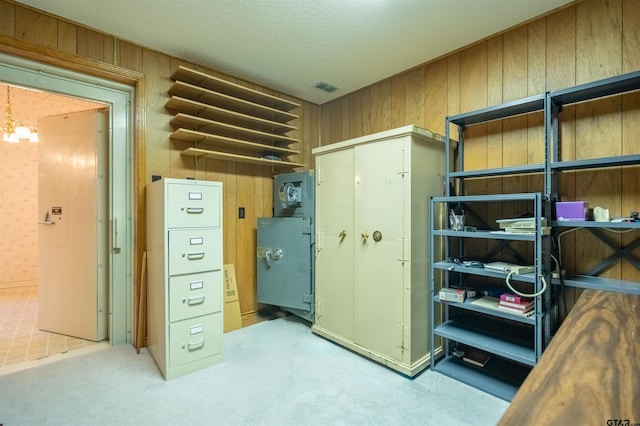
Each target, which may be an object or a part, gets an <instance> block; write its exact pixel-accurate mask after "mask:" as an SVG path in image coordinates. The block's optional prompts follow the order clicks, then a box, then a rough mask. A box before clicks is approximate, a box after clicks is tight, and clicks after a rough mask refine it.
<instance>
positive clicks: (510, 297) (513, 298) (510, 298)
mask: <svg viewBox="0 0 640 426" xmlns="http://www.w3.org/2000/svg"><path fill="white" fill-rule="evenodd" d="M500 301H501V302H502V301H504V302H511V303H520V304H525V303H529V302H533V299H530V298H528V297H523V296H518V295H517V294H513V293H502V294H501V295H500Z"/></svg>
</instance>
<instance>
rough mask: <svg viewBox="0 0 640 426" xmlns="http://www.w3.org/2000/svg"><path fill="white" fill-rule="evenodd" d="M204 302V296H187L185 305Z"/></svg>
mask: <svg viewBox="0 0 640 426" xmlns="http://www.w3.org/2000/svg"><path fill="white" fill-rule="evenodd" d="M203 302H204V294H203V295H200V296H189V300H188V301H187V303H188V304H189V305H199V304H201V303H203Z"/></svg>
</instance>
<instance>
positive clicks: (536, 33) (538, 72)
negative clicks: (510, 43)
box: [527, 19, 546, 192]
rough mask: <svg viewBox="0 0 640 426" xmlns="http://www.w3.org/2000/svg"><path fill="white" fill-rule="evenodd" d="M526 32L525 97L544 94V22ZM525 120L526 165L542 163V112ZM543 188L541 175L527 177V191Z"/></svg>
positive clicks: (532, 24) (537, 23)
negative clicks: (526, 129) (526, 130)
mask: <svg viewBox="0 0 640 426" xmlns="http://www.w3.org/2000/svg"><path fill="white" fill-rule="evenodd" d="M527 30H528V34H527V83H528V87H527V96H533V95H539V94H540V93H544V92H545V86H546V84H545V58H546V21H545V20H544V19H539V20H537V21H534V22H532V23H530V24H529V25H527ZM527 120H528V123H527V128H528V132H527V139H528V141H527V155H528V158H527V164H540V163H544V160H545V158H544V153H545V138H544V136H545V127H544V112H539V113H535V114H529V115H528V116H527ZM543 188H544V179H543V176H542V174H537V175H530V176H529V189H528V191H532V192H542V191H543Z"/></svg>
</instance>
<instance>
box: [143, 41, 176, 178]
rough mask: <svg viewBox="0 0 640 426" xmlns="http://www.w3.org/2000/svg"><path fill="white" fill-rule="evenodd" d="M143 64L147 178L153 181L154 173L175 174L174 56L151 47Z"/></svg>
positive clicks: (144, 52)
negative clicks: (170, 107) (170, 108)
mask: <svg viewBox="0 0 640 426" xmlns="http://www.w3.org/2000/svg"><path fill="white" fill-rule="evenodd" d="M142 64H143V65H142V68H143V72H144V73H145V75H147V79H146V87H145V98H146V102H147V117H146V120H145V124H146V129H145V134H146V138H147V153H148V155H147V167H146V168H147V172H148V174H149V175H148V176H146V182H145V183H149V182H151V175H160V176H162V177H175V176H172V175H171V143H170V141H169V132H170V125H169V120H170V119H171V115H170V114H169V113H168V112H167V111H166V110H165V108H164V104H165V102H166V101H167V99H168V95H167V90H169V76H170V75H171V66H172V64H171V60H170V58H169V57H168V56H166V55H163V54H161V53H158V52H153V51H150V50H146V49H145V50H144V51H143V54H142Z"/></svg>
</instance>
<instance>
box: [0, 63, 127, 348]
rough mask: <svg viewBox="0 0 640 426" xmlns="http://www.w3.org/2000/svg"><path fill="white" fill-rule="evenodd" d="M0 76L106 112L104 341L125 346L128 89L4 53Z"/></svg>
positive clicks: (3, 80)
mask: <svg viewBox="0 0 640 426" xmlns="http://www.w3.org/2000/svg"><path fill="white" fill-rule="evenodd" d="M0 76H2V77H1V78H0V80H1V82H2V83H3V84H8V85H12V86H17V87H23V88H28V89H31V90H36V91H41V92H44V93H50V94H57V95H62V96H68V97H70V98H74V99H77V100H84V101H88V102H92V103H97V104H100V105H102V106H107V107H108V109H109V119H108V127H109V152H108V156H109V171H108V173H109V184H108V198H109V212H108V219H107V220H108V241H109V244H108V254H107V257H108V269H109V271H108V299H109V300H108V309H109V312H108V334H109V336H108V339H109V341H110V343H111V344H112V345H118V344H123V343H130V342H131V340H132V317H133V303H132V297H133V225H134V224H133V185H134V183H133V161H132V156H133V154H132V153H133V113H132V103H133V95H134V90H133V87H131V86H126V85H123V84H120V83H114V82H111V81H108V80H104V79H100V78H96V77H92V76H87V75H83V74H79V73H76V72H72V71H68V70H64V69H60V68H56V67H52V66H48V65H44V64H40V63H36V62H32V61H28V60H24V59H21V58H16V57H12V56H8V55H4V54H0ZM0 143H2V142H0ZM2 208H3V209H5V206H4V205H3V207H2Z"/></svg>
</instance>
